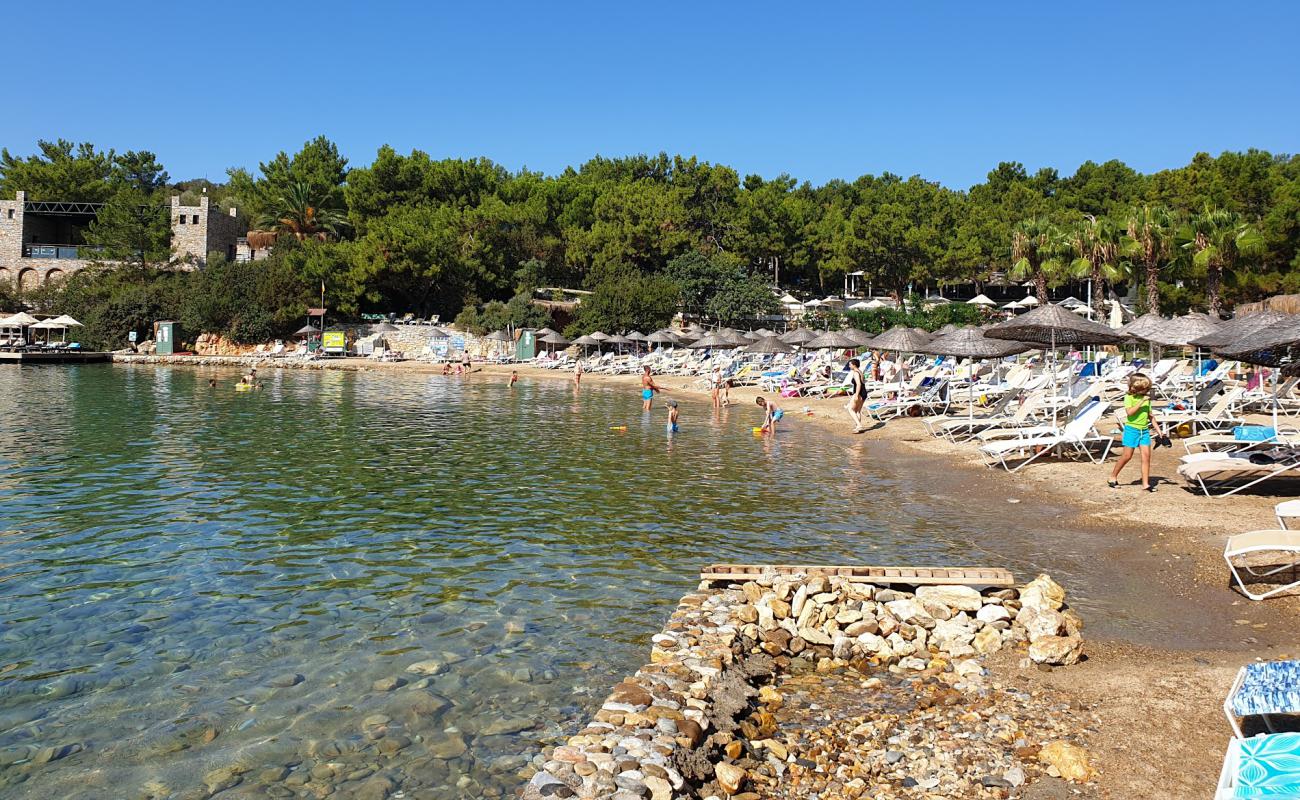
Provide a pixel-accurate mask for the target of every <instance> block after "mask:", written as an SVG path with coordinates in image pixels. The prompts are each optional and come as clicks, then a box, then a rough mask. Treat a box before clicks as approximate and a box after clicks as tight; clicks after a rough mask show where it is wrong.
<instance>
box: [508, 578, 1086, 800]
mask: <svg viewBox="0 0 1300 800" xmlns="http://www.w3.org/2000/svg"><path fill="white" fill-rule="evenodd" d="M1082 627H1083V622H1082V620H1081V619H1080V618H1079V617H1078V615H1077V614H1075V613H1074V612H1073V611H1072V610H1070V609H1069V607H1068V606H1066V604H1065V591H1064V590H1063V589H1062V588H1061V587H1060V586H1059V585H1058V584H1056V583H1055V582H1054V581H1052V579H1051V578H1050V577H1048V576H1046V575H1040V576H1039V577H1038V578H1036V579H1034V580H1033V581H1031V582H1030V583H1028V584H1026V585H1025V586H1023V587H1020V588H1019V589H988V590H985V591H983V592H981V591H977V590H976V589H974V588H971V587H968V586H922V587H917V588H911V587H899V586H893V587H882V586H876V585H872V584H869V583H864V582H859V581H855V580H851V579H848V578H842V577H838V576H831V577H827V576H823V575H777V574H775V573H770V574H766V575H764V576H762V577H760V578H759V579H757V580H754V581H746V582H735V583H728V584H722V585H710V584H705V583H702V584H701V585H700V586H699V588H698V589H697V590H696V591H695V592H693V593H691V594H688V595H686V596H684V597H683V598H682V599H681V602H680V603H679V605H678V607H677V609H676V611H674V613H673V614H672V616H671V617H670V618H669V620H668V622H667V624H666V625H665V626H664V628H663V630H662V631H661V632H660V633H658V634H656V635H655V636H654V637H653V639H652V642H653V647H652V650H651V654H650V663H649V664H647V665H645V666H644V667H642V668H641V669H640V670H638V671H637V673H636V674H635V675H633V676H631V677H630V678H627V679H625V680H624V681H623V682H621V683H619V684H618V685H617V686H615V687H614V689H613V691H612V692H611V693H610V695H609V696H608V698H607V699H606V700H605V702H604V704H603V705H602V706H601V708H600V710H598V711H597V712H596V713H595V715H594V716H593V718H592V719H591V721H590V722H589V723H588V725H587V727H585V728H584V729H583V730H581V731H579V732H578V733H577V734H576V735H574V736H572V737H570V738H569V739H568V740H567V742H566V743H565V744H564V745H562V746H559V747H555V748H554V749H552V750H550V751H549V752H544V753H543V754H542V756H541V757H540V761H541V764H540V769H539V770H538V771H537V772H536V773H535V774H534V775H533V776H532V778H531V779H530V780H529V781H528V783H527V785H526V786H524V787H523V788H522V789H521V790H520V793H519V796H520V797H521V798H524V800H537V799H538V798H547V797H559V798H567V797H578V798H583V799H584V800H587V799H592V800H638V799H640V800H645V799H646V798H649V800H676V798H700V797H705V798H711V797H723V796H728V797H733V798H745V800H756V798H758V797H760V795H759V794H756V793H752V792H746V791H745V789H746V787H747V786H748V784H749V783H750V782H751V779H752V778H758V777H759V776H758V775H751V774H750V771H749V770H747V769H746V768H745V766H742V765H741V764H738V763H737V762H738V761H739V760H740V756H741V755H742V752H744V751H745V748H744V747H742V746H741V742H740V739H741V738H744V739H745V740H747V741H749V742H750V745H751V746H750V748H749V749H750V751H751V752H752V751H753V749H754V748H755V747H760V748H763V749H765V750H766V751H767V752H768V753H770V754H771V755H770V759H771V760H774V761H775V763H776V764H777V765H780V770H781V771H782V772H784V770H785V768H786V767H785V765H786V764H787V763H789V764H791V765H792V766H794V767H798V766H800V765H799V764H798V760H799V757H798V756H797V755H795V754H793V753H790V752H788V749H787V748H785V747H784V746H783V745H782V744H781V743H779V742H776V741H775V740H772V739H766V740H763V739H759V740H757V741H756V740H755V735H762V734H763V733H765V732H770V730H771V729H772V728H773V726H774V724H775V721H774V720H770V721H769V720H767V719H766V718H764V717H762V716H758V717H757V719H758V723H757V724H755V722H754V719H755V717H754V715H755V714H758V715H762V714H769V715H770V711H766V710H763V709H761V708H759V705H760V704H766V705H767V706H769V707H770V706H771V705H772V704H773V703H776V704H777V705H778V706H779V699H780V697H781V695H780V692H779V691H777V690H776V689H775V688H774V687H773V685H772V682H773V680H774V679H779V678H780V676H783V675H787V674H789V673H790V672H792V671H798V670H803V671H808V670H815V671H819V672H830V671H833V670H838V669H842V668H848V667H853V668H856V669H858V670H860V671H863V672H869V671H872V670H886V671H888V672H889V673H893V674H898V675H912V676H918V677H923V678H929V679H937V680H939V681H941V682H943V683H946V684H949V685H951V686H953V687H954V688H955V689H958V690H963V689H966V688H968V686H969V685H971V684H978V683H980V682H981V681H982V680H983V678H984V675H985V668H984V666H983V664H982V659H983V657H984V656H987V655H989V654H992V653H996V652H998V651H1000V650H1003V649H1004V648H1016V647H1024V648H1026V649H1027V658H1028V660H1029V661H1030V662H1034V663H1039V664H1046V665H1069V664H1073V663H1075V662H1077V661H1078V660H1079V658H1080V657H1081V656H1082V651H1083V639H1082V634H1081V631H1082ZM792 668H793V670H792ZM765 729H766V730H765ZM1070 747H1073V745H1070V744H1069V743H1067V742H1062V743H1061V747H1058V748H1056V749H1058V750H1067V749H1068V748H1070ZM1067 754H1068V755H1070V756H1073V757H1076V760H1077V757H1078V753H1075V752H1072V751H1068V750H1067ZM536 762H537V759H535V761H534V763H536ZM742 763H750V764H751V765H752V760H751V761H749V762H742ZM1061 766H1062V767H1063V768H1057V767H1056V766H1055V765H1053V766H1052V769H1054V770H1055V771H1056V772H1057V773H1058V774H1065V773H1066V772H1070V773H1071V774H1068V775H1066V777H1073V778H1075V779H1077V780H1086V779H1087V778H1088V777H1089V773H1088V769H1087V767H1086V763H1085V764H1084V765H1083V767H1082V769H1081V770H1075V769H1074V766H1077V764H1074V765H1073V766H1072V765H1071V762H1068V761H1067V760H1062V762H1061ZM1013 774H1014V773H1013ZM1049 774H1050V773H1049ZM998 780H1002V779H1001V778H999V779H998ZM860 786H861V787H865V786H866V781H865V780H864V781H862V783H861V784H860ZM926 788H930V787H926ZM993 788H995V789H997V790H998V792H1001V791H1002V790H1003V789H1004V788H1005V787H1003V786H1001V784H998V785H997V786H995V787H993ZM993 796H998V795H997V793H996V792H995V793H993Z"/></svg>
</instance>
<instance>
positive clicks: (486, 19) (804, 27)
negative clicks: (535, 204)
mask: <svg viewBox="0 0 1300 800" xmlns="http://www.w3.org/2000/svg"><path fill="white" fill-rule="evenodd" d="M3 16H4V18H3V20H2V21H0V52H2V53H4V56H5V58H4V64H5V69H4V70H3V75H4V77H3V86H4V89H3V91H2V92H0V98H3V105H2V106H0V144H2V145H4V146H6V147H8V148H9V149H10V150H11V151H12V152H15V153H20V154H27V153H30V152H32V151H33V150H34V148H35V143H36V140H37V139H38V138H51V139H52V138H57V137H63V138H68V139H74V140H78V141H80V140H89V141H93V142H95V143H96V144H98V145H100V146H105V147H114V148H117V149H119V150H123V149H147V150H152V151H154V152H155V153H157V154H158V156H159V157H160V158H161V159H162V161H163V162H164V164H166V166H167V168H168V169H169V171H170V172H171V175H172V177H173V178H174V179H182V178H192V177H204V176H206V177H208V178H211V179H214V180H219V179H222V178H223V176H224V172H225V169H226V168H227V167H229V166H247V167H252V168H255V167H256V165H257V163H258V162H259V161H264V160H267V159H268V158H270V157H271V156H273V155H274V154H275V153H276V152H277V151H279V150H282V149H283V150H288V151H289V152H293V151H294V150H296V149H297V148H298V147H299V146H300V145H301V144H302V142H304V141H305V140H307V139H309V138H311V137H313V136H315V135H317V134H321V133H323V134H325V135H326V136H328V137H330V138H331V139H333V140H334V141H335V142H337V143H338V145H339V147H340V148H341V149H342V151H343V152H344V154H345V155H347V156H348V158H349V159H350V160H351V162H352V164H353V165H363V164H366V163H369V161H370V160H371V159H372V158H373V156H374V153H375V150H376V148H377V147H378V146H380V145H382V144H384V143H388V144H391V145H392V146H393V147H395V148H397V149H398V150H399V151H401V152H405V151H408V150H410V149H412V148H419V149H422V150H425V151H427V152H429V153H430V154H432V155H433V156H435V157H470V156H480V155H481V156H487V157H489V158H491V159H493V160H495V161H497V162H499V163H501V164H503V165H505V166H506V167H508V168H510V169H518V168H520V167H524V166H527V167H529V168H531V169H538V170H542V171H545V172H550V173H553V172H557V171H559V170H561V169H563V168H564V167H565V166H567V165H577V164H579V163H581V162H582V161H584V160H586V159H587V158H589V157H591V156H592V155H594V154H597V153H599V154H602V155H607V156H617V155H626V154H630V153H637V152H658V151H660V150H665V151H667V152H669V153H683V154H694V155H698V156H699V157H700V158H702V159H705V160H709V161H715V162H721V163H725V164H729V165H731V166H733V167H735V168H736V169H737V170H738V171H739V172H740V173H741V174H742V175H743V174H745V173H749V172H757V173H760V174H763V175H766V176H772V175H775V174H777V173H780V172H783V171H784V172H789V173H791V174H792V175H794V176H795V177H797V178H800V179H808V180H812V181H813V182H815V183H820V182H824V181H826V180H828V179H831V178H836V177H841V178H848V179H852V178H854V177H856V176H858V175H861V174H863V173H868V172H871V173H878V172H882V171H886V170H888V171H891V172H896V173H900V174H903V175H911V174H914V173H919V174H921V175H923V176H925V177H927V178H931V179H935V180H940V181H942V182H943V183H945V184H947V185H949V186H954V187H966V186H968V185H970V184H971V183H974V182H977V181H979V180H982V179H983V176H984V175H985V174H986V173H987V172H988V170H990V169H991V168H993V167H994V166H995V165H996V164H997V162H999V161H1001V160H1018V161H1022V162H1024V163H1025V164H1026V166H1027V167H1029V168H1030V169H1031V170H1033V169H1037V168H1038V167H1041V166H1052V167H1056V168H1057V169H1059V170H1061V171H1062V172H1063V173H1069V172H1072V171H1073V170H1074V168H1075V167H1076V166H1077V165H1078V164H1079V163H1080V162H1082V161H1084V160H1087V159H1093V160H1096V161H1104V160H1106V159H1110V158H1119V159H1122V160H1124V161H1126V162H1128V163H1129V164H1130V165H1132V166H1133V167H1135V168H1137V169H1139V170H1142V171H1144V172H1150V171H1154V170H1158V169H1162V168H1166V167H1174V166H1179V165H1182V164H1184V163H1186V162H1187V161H1188V159H1189V158H1190V157H1191V156H1192V155H1193V154H1194V153H1196V152H1197V151H1201V150H1204V151H1209V152H1211V153H1218V152H1220V151H1223V150H1226V149H1245V148H1248V147H1259V148H1263V149H1267V150H1271V151H1273V152H1296V151H1298V150H1300V144H1298V141H1300V102H1298V101H1300V46H1297V42H1296V31H1297V30H1300V4H1297V3H1295V2H1294V1H1293V0H1292V1H1291V2H1258V3H1214V4H1210V3H1199V2H1137V0H1129V2H1113V3H1111V2H1087V3H1058V2H1050V1H1049V2H1043V0H1038V1H1037V2H966V1H964V0H963V1H962V2H957V1H956V0H953V1H952V2H907V1H906V0H904V1H903V2H851V3H850V2H845V3H817V2H804V3H795V2H786V3H775V2H772V3H769V2H735V3H723V2H710V1H709V0H694V2H675V0H674V1H672V2H654V3H635V2H618V1H617V0H604V2H590V3H565V2H559V1H558V0H554V1H552V0H531V2H512V3H506V2H486V1H482V0H471V1H469V2H462V3H458V4H445V3H436V2H420V3H416V2H412V3H385V2H379V1H378V0H375V1H374V2H366V1H365V0H354V1H353V2H347V3H342V2H319V3H279V2H261V3H248V2H231V1H227V0H216V1H215V2H213V0H202V1H201V2H192V1H189V0H172V2H166V3H144V2H131V0H122V2H113V3H106V2H97V1H94V2H92V1H91V0H82V1H81V2H72V3H68V4H65V5H58V6H57V7H56V6H52V5H49V4H46V3H38V2H32V1H31V0H24V1H21V2H11V3H8V4H6V9H5V13H4V15H3Z"/></svg>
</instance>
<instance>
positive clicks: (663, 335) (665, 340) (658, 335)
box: [645, 330, 677, 344]
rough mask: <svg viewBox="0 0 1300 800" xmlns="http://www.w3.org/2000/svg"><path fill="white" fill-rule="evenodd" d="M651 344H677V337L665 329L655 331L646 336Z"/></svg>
mask: <svg viewBox="0 0 1300 800" xmlns="http://www.w3.org/2000/svg"><path fill="white" fill-rule="evenodd" d="M645 341H647V342H649V343H650V344H677V337H676V336H673V335H672V334H671V333H669V332H668V331H665V330H660V331H655V332H654V333H652V334H650V335H649V336H647V337H645Z"/></svg>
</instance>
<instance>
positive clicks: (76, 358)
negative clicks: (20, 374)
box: [0, 350, 109, 364]
mask: <svg viewBox="0 0 1300 800" xmlns="http://www.w3.org/2000/svg"><path fill="white" fill-rule="evenodd" d="M108 357H109V354H108V353H97V352H94V351H89V350H24V351H0V364H95V363H100V362H104V361H108V360H109V359H108Z"/></svg>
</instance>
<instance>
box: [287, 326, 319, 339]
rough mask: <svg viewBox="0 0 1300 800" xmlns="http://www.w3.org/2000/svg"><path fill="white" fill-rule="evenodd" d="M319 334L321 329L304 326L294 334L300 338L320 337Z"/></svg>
mask: <svg viewBox="0 0 1300 800" xmlns="http://www.w3.org/2000/svg"><path fill="white" fill-rule="evenodd" d="M319 334H320V328H317V327H316V326H314V325H303V326H302V327H301V328H299V329H298V330H296V331H294V332H293V335H294V336H300V337H307V336H318V335H319Z"/></svg>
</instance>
